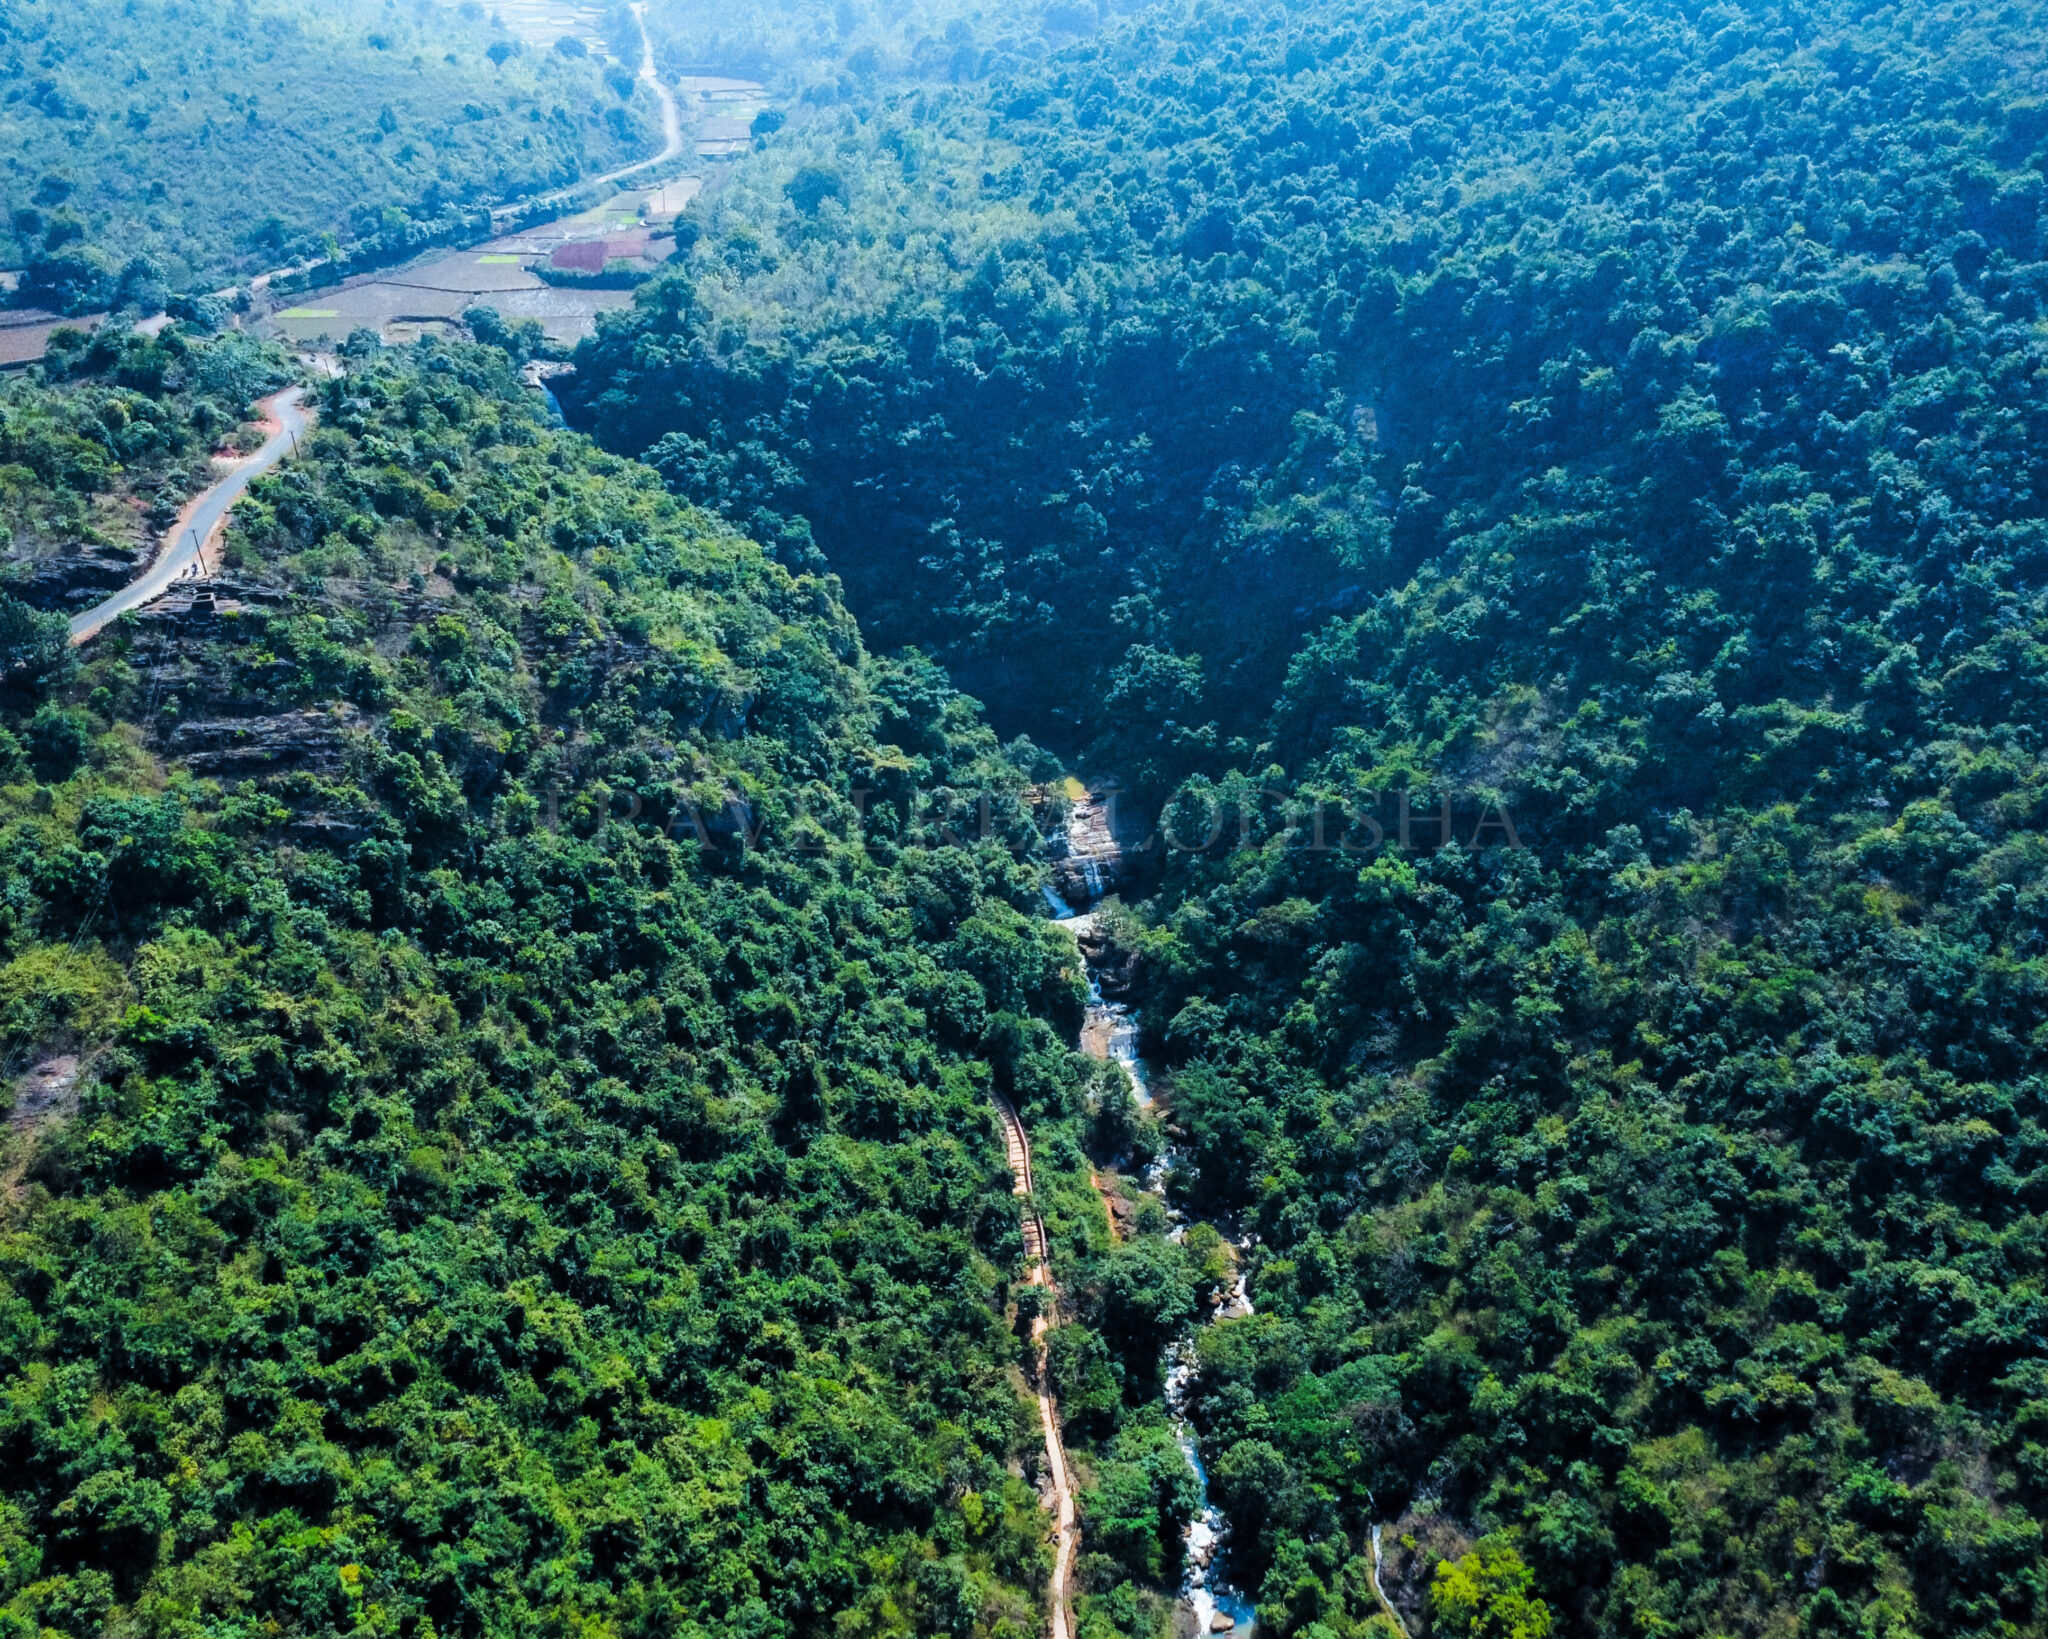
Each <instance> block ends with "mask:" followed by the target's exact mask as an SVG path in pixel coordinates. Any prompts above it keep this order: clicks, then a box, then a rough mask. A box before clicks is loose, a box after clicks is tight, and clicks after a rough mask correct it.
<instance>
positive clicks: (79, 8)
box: [0, 0, 661, 311]
mask: <svg viewBox="0 0 2048 1639" xmlns="http://www.w3.org/2000/svg"><path fill="white" fill-rule="evenodd" d="M637 67H638V64H637V62H635V63H633V64H632V65H631V66H630V67H629V68H624V69H621V68H619V67H618V66H617V65H614V66H613V68H612V69H611V70H610V71H609V72H608V71H607V69H606V67H605V65H604V64H602V63H600V62H598V61H595V60H593V59H590V58H588V57H580V58H571V57H567V56H563V55H560V54H558V53H555V52H551V51H534V50H530V49H528V48H525V47H522V46H520V45H519V43H518V42H517V41H515V40H513V39H512V38H511V36H509V35H508V34H506V33H505V32H504V31H503V30H502V29H493V28H492V27H491V26H490V25H489V24H488V23H487V22H485V21H484V20H483V12H482V9H481V8H480V7H474V6H472V7H468V8H465V9H464V10H463V11H457V10H454V9H451V8H444V7H441V6H437V5H425V6H417V7H411V8H408V9H407V10H405V11H404V12H400V11H399V10H397V9H396V8H394V7H386V6H383V5H378V4H372V3H370V0H316V3H314V4H301V5H280V4H274V3H270V0H135V3H133V4H127V5H122V6H116V5H113V4H111V3H108V0H87V3H84V4H76V5H74V4H55V3H44V0H11V3H10V4H9V5H8V6H6V7H5V8H4V9H0V84H4V92H0V151H4V152H6V153H7V154H8V156H9V158H8V163H7V169H6V171H5V173H4V175H5V184H6V195H7V218H6V221H5V222H4V223H0V257H4V258H5V259H6V260H7V261H8V263H9V264H10V265H14V266H19V267H25V268H26V269H27V270H28V280H27V287H28V292H29V294H30V295H31V296H33V297H35V298H36V299H39V300H42V301H45V302H48V303H51V304H53V305H58V306H68V307H69V308H70V309H72V310H74V311H78V310H82V309H83V308H85V307H89V306H92V305H95V304H103V303H105V302H107V301H108V300H110V299H114V298H116V297H117V296H119V295H121V294H122V290H121V282H122V281H123V280H125V281H126V284H127V285H128V286H129V287H130V289H129V290H128V291H127V292H126V294H127V295H128V297H129V299H133V300H141V301H143V302H144V305H147V299H148V297H149V296H150V295H151V294H155V295H157V296H159V297H160V293H161V289H162V287H164V286H165V285H168V286H169V287H170V288H171V289H174V290H183V289H189V288H193V287H195V286H196V287H200V288H206V289H211V288H215V287H218V286H220V285H224V284H227V283H229V282H231V281H232V280H233V279H235V278H236V277H246V276H247V275H248V274H250V273H253V272H257V271H260V270H262V269H265V268H272V267H278V266H281V265H284V264H286V263H288V262H291V261H293V260H296V259H298V258H299V257H302V256H305V255H309V254H317V253H318V251H319V250H320V248H321V245H322V242H323V236H325V235H334V236H336V237H337V238H339V239H340V240H342V241H344V242H347V243H351V244H354V243H359V242H362V241H365V240H368V239H370V238H372V237H373V236H377V235H384V236H386V237H388V238H389V239H391V240H392V242H393V244H394V247H398V246H402V244H403V243H404V238H405V231H406V225H407V219H408V218H411V219H416V220H417V222H418V223H421V224H432V223H436V222H437V221H440V220H441V219H445V218H448V217H450V216H451V214H452V213H455V212H458V211H460V210H461V209H462V208H463V207H473V206H476V205H479V204H494V203H496V202H498V201H500V200H503V199H507V198H512V197H516V196H517V195H520V194H523V193H529V192H534V191H537V190H540V189H542V188H545V187H549V186H557V185H560V184H562V183H566V182H573V181H574V180H576V178H577V177H579V176H586V175H597V174H599V173H601V172H603V171H606V170H609V169H612V168H615V167H616V166H617V165H619V164H621V163H624V162H625V161H627V160H630V159H632V158H634V157H636V156H637V155H639V154H641V153H646V152H652V151H653V150H654V149H656V148H658V147H659V146H660V129H661V127H660V117H659V112H658V110H657V109H656V107H655V104H654V100H653V97H652V94H651V93H650V92H649V91H648V90H647V89H646V88H645V87H643V86H637V85H636V84H635V82H634V81H633V78H632V71H633V70H634V69H637ZM419 231H420V230H419V228H417V227H416V228H415V229H414V232H415V234H417V233H418V232H419Z"/></svg>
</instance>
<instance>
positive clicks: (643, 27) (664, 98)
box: [491, 5, 683, 217]
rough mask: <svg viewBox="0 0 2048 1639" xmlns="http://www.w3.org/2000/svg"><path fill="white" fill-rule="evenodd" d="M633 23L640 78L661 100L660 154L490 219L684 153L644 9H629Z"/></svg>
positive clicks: (677, 113)
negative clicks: (657, 67) (637, 31)
mask: <svg viewBox="0 0 2048 1639" xmlns="http://www.w3.org/2000/svg"><path fill="white" fill-rule="evenodd" d="M631 10H632V13H633V21H634V22H635V23H636V24H638V25H639V29H640V78H641V79H643V80H645V81H646V82H647V83H648V84H649V85H651V86H653V87H654V94H655V96H657V97H659V98H660V99H661V134H662V144H661V152H660V153H658V154H655V155H653V156H652V157H651V158H648V159H636V160H634V161H633V163H632V164H630V165H622V166H620V167H619V168H618V169H617V170H616V171H607V172H605V174H604V175H603V176H593V177H586V178H585V179H584V180H583V181H581V182H572V183H570V184H569V186H568V187H566V188H557V189H556V190H555V191H554V192H553V193H545V194H540V195H537V196H536V197H534V198H532V199H521V200H517V201H515V202H513V203H511V204H507V205H500V206H499V207H498V208H497V209H496V210H495V211H493V212H492V213H491V215H492V216H493V217H498V216H510V215H512V214H513V213H514V212H515V211H529V210H532V209H533V208H534V206H536V205H556V204H560V203H561V202H562V201H563V200H565V199H573V198H574V197H575V196H576V195H577V194H580V193H583V192H584V191H586V190H587V189H590V188H602V187H603V186H604V185H605V184H606V183H608V182H617V181H618V180H619V179H620V178H621V177H627V176H631V175H633V173H634V172H636V171H644V170H646V169H647V168H648V167H649V166H652V165H660V164H662V163H664V162H665V161H667V160H671V159H674V158H675V157H676V156H677V155H678V154H680V153H681V152H682V151H683V115H682V110H681V109H679V108H677V107H676V99H675V94H674V93H673V92H672V91H670V90H669V88H668V87H667V86H665V85H663V84H662V83H661V75H660V74H658V73H657V72H656V71H655V67H654V41H653V39H652V38H651V37H650V36H649V35H648V33H647V8H646V7H645V6H644V5H635V6H633V7H632V8H631Z"/></svg>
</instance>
